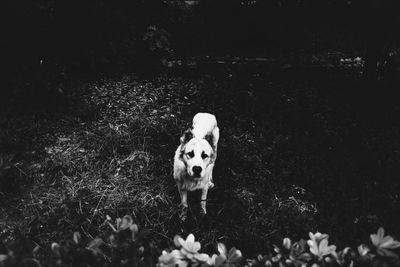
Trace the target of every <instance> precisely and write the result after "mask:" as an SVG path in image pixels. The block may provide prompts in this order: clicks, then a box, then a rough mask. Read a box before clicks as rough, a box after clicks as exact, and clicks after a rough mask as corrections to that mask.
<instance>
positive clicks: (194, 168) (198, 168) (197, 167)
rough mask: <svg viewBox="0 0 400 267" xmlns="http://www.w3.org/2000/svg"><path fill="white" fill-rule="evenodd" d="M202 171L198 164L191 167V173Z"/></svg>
mask: <svg viewBox="0 0 400 267" xmlns="http://www.w3.org/2000/svg"><path fill="white" fill-rule="evenodd" d="M201 171H202V168H201V167H200V166H194V167H193V173H194V174H197V175H199V174H200V173H201Z"/></svg>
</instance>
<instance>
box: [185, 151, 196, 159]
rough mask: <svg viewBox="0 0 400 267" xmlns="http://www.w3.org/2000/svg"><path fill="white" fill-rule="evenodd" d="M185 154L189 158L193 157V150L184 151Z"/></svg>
mask: <svg viewBox="0 0 400 267" xmlns="http://www.w3.org/2000/svg"><path fill="white" fill-rule="evenodd" d="M186 155H187V156H188V157H189V158H193V157H194V152H193V151H190V152H188V153H186Z"/></svg>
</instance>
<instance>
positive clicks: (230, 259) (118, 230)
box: [0, 215, 400, 267]
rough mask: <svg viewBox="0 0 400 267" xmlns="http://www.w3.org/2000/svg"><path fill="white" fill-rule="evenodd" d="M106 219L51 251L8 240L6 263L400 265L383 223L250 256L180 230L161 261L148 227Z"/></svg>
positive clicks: (286, 242)
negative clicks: (358, 233)
mask: <svg viewBox="0 0 400 267" xmlns="http://www.w3.org/2000/svg"><path fill="white" fill-rule="evenodd" d="M104 224H106V225H108V226H109V227H110V228H111V233H110V235H109V236H108V237H107V238H106V239H102V238H99V237H96V238H94V239H93V240H91V241H89V242H87V243H86V242H82V240H81V235H80V234H79V233H78V232H75V233H74V234H73V238H72V240H68V241H66V242H64V243H62V244H59V243H52V244H51V254H50V255H49V254H46V253H43V252H42V251H41V250H42V249H41V248H39V247H38V246H36V247H35V248H34V249H33V250H31V251H29V245H28V241H27V240H25V239H21V240H17V241H14V244H10V245H7V246H6V247H7V252H6V253H5V254H0V266H2V267H3V266H4V267H11V266H155V265H157V266H158V267H173V266H179V267H186V266H215V267H219V266H225V267H228V266H232V267H234V266H248V267H256V266H280V267H283V266H296V267H298V266H312V267H317V266H349V267H350V266H400V260H399V254H398V248H400V242H399V241H396V240H394V238H393V237H391V236H389V235H385V232H384V229H383V228H382V227H381V228H379V229H378V231H377V233H374V234H371V235H370V242H369V243H368V244H361V245H359V246H358V247H357V248H350V247H345V248H343V249H341V250H339V249H337V247H336V246H335V245H332V244H329V241H328V238H329V236H328V235H327V234H322V233H320V232H316V233H311V232H310V233H309V239H308V240H304V239H300V240H299V241H297V242H292V240H291V239H289V238H284V239H283V241H282V243H281V244H280V245H274V246H273V249H272V250H271V251H267V253H266V254H264V255H261V254H260V255H259V256H258V257H257V259H247V260H246V259H245V258H244V257H243V256H242V253H241V251H240V250H238V249H236V248H235V247H232V248H231V249H230V250H229V251H228V250H227V248H226V246H225V245H224V244H223V243H218V245H217V250H218V254H212V255H209V254H207V253H202V252H201V251H200V250H201V244H200V242H198V241H195V237H194V235H193V234H189V235H188V236H187V238H186V239H184V238H182V237H181V236H179V235H176V236H175V238H174V247H175V248H174V249H172V250H168V249H167V250H163V251H162V253H161V255H160V256H159V257H158V263H157V264H156V261H155V258H156V257H157V256H156V255H157V252H159V250H158V249H157V248H156V247H155V246H153V245H152V243H151V241H149V239H148V238H147V235H146V233H147V231H143V230H142V231H139V229H138V226H137V225H136V224H135V223H133V219H132V217H131V216H129V215H126V216H124V217H123V218H117V219H116V220H115V223H112V222H111V218H110V217H109V216H107V218H106V220H105V222H104ZM16 242H17V243H18V242H20V243H19V244H16Z"/></svg>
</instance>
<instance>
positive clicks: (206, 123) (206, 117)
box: [192, 113, 217, 138]
mask: <svg viewBox="0 0 400 267" xmlns="http://www.w3.org/2000/svg"><path fill="white" fill-rule="evenodd" d="M216 127H217V119H216V118H215V116H214V115H213V114H210V113H197V114H196V115H195V116H194V117H193V123H192V128H193V130H192V132H193V135H194V136H195V137H197V138H204V137H205V136H206V135H207V134H210V133H212V131H213V130H214V129H215V128H216Z"/></svg>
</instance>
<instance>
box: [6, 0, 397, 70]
mask: <svg viewBox="0 0 400 267" xmlns="http://www.w3.org/2000/svg"><path fill="white" fill-rule="evenodd" d="M398 10H399V9H398V4H397V1H396V0H381V1H380V0H269V1H267V0H265V1H261V0H198V1H181V0H175V1H173V0H169V1H167V0H130V1H128V0H114V1H111V0H86V1H78V0H32V1H26V0H15V1H14V0H7V1H5V2H4V3H3V6H2V11H1V12H2V14H1V18H2V19H1V20H2V21H1V26H0V27H1V28H0V29H1V32H2V37H1V39H0V55H1V58H2V59H3V60H1V63H0V64H1V66H2V67H3V69H4V70H5V71H3V72H2V73H3V75H4V76H5V77H10V76H11V77H13V76H15V75H18V74H19V73H24V72H28V73H31V75H34V73H36V72H45V71H43V69H46V68H47V69H48V70H46V71H50V72H51V70H54V69H57V68H62V67H65V66H67V67H68V68H70V69H74V68H75V69H78V70H79V71H82V69H88V68H94V69H96V68H97V67H99V66H105V65H108V64H115V63H118V64H121V63H122V64H130V65H134V66H140V67H139V68H141V66H143V65H146V64H148V65H151V64H157V63H158V59H159V58H158V57H160V53H158V52H157V51H154V49H149V42H145V41H144V40H143V36H144V35H145V34H146V32H147V31H148V29H149V28H148V27H149V26H151V25H154V26H156V28H157V29H164V30H165V31H166V32H167V33H168V34H169V36H168V38H169V39H170V41H171V42H168V43H167V45H168V46H170V48H171V49H172V48H173V49H174V53H175V54H176V55H181V56H185V55H193V54H201V53H207V54H223V53H225V54H227V53H231V54H235V53H236V54H238V53H246V52H248V51H252V52H254V51H255V52H258V53H268V51H274V50H273V49H275V48H282V49H283V50H284V52H285V51H290V50H293V51H296V49H299V48H301V49H311V50H312V49H315V44H314V45H313V44H312V43H313V42H314V41H315V40H314V39H313V38H311V37H310V36H315V35H317V36H318V35H327V36H329V35H330V34H331V35H332V36H330V37H328V39H329V38H331V39H338V38H339V39H340V36H335V34H337V32H339V33H340V31H352V33H351V34H352V35H353V36H354V40H355V43H357V42H358V43H360V44H362V45H364V44H366V46H365V47H367V48H368V49H367V64H366V67H367V71H366V73H367V75H368V76H369V77H370V78H373V77H374V76H375V73H376V71H375V69H376V62H377V60H378V59H379V58H380V57H381V53H382V51H383V49H384V46H385V44H387V41H389V40H395V39H397V32H398V29H399V28H398V25H400V24H399V23H398V22H399V21H398V20H399V15H398ZM321 25H329V27H325V26H321ZM324 27H325V28H324ZM331 29H334V31H331ZM336 30H337V31H336ZM152 36H153V38H159V37H157V36H160V35H152ZM152 41H153V42H155V43H157V40H152ZM163 45H165V44H163ZM322 45H323V44H322ZM344 46H346V44H345V45H344ZM348 46H350V47H351V46H354V44H348ZM360 47H362V46H360ZM158 48H160V47H158ZM161 48H162V49H163V48H164V47H161ZM165 51H167V49H165ZM168 51H172V50H168ZM32 73H33V74H32Z"/></svg>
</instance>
